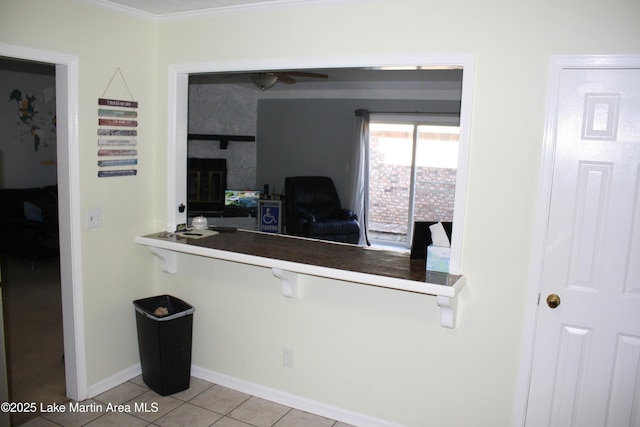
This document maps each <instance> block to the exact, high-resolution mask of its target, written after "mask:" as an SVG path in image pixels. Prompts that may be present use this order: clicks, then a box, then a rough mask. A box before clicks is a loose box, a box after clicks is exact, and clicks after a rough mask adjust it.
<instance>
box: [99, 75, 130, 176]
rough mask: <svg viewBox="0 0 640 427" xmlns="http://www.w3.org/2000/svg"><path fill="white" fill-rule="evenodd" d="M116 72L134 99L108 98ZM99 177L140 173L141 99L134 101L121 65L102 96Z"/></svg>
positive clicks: (100, 102) (100, 101) (100, 104)
mask: <svg viewBox="0 0 640 427" xmlns="http://www.w3.org/2000/svg"><path fill="white" fill-rule="evenodd" d="M116 74H119V75H120V77H121V78H122V81H123V82H124V85H125V87H126V88H127V91H128V92H129V96H131V98H132V100H123V99H108V98H105V97H104V96H105V94H106V92H107V90H108V89H109V87H110V86H111V83H112V82H113V79H114V78H115V76H116ZM98 105H99V106H100V107H104V108H98V168H99V169H98V177H100V178H104V177H115V176H132V175H136V174H137V173H138V171H137V169H136V168H135V167H136V166H137V164H138V159H137V156H138V150H137V145H138V140H137V136H138V130H137V127H138V120H137V118H138V102H137V101H133V96H132V95H131V91H130V90H129V86H128V85H127V82H126V80H125V79H124V76H123V75H122V71H120V68H118V69H117V70H116V71H115V73H114V74H113V76H112V77H111V81H109V84H108V85H107V88H106V89H105V93H104V94H103V95H102V98H98Z"/></svg>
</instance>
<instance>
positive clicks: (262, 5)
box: [76, 0, 386, 23]
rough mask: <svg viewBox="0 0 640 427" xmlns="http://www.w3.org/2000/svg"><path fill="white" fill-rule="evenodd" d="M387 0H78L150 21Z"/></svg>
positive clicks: (78, 0) (77, 0)
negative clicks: (126, 1) (162, 9)
mask: <svg viewBox="0 0 640 427" xmlns="http://www.w3.org/2000/svg"><path fill="white" fill-rule="evenodd" d="M380 1H386V0H271V1H263V2H252V1H251V0H247V2H246V3H244V4H238V5H229V6H219V7H213V8H208V9H198V10H192V11H185V12H171V13H162V14H156V13H151V12H148V11H145V10H141V9H136V8H133V7H129V6H125V5H122V4H119V3H116V2H113V1H110V0H76V2H78V3H83V4H86V5H89V6H95V7H100V8H103V9H108V10H111V11H113V12H116V13H121V14H124V15H128V16H131V17H134V18H138V19H143V20H146V21H150V22H155V23H161V22H172V21H184V20H189V19H196V18H204V17H208V16H215V15H224V14H229V13H243V12H253V11H257V10H267V9H286V8H295V7H308V6H317V5H326V4H334V3H340V4H345V3H372V2H380Z"/></svg>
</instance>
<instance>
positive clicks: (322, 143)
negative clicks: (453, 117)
mask: <svg viewBox="0 0 640 427" xmlns="http://www.w3.org/2000/svg"><path fill="white" fill-rule="evenodd" d="M359 108H363V109H367V110H369V111H371V112H377V113H379V112H445V113H446V112H451V113H457V114H459V112H460V103H459V102H458V101H414V100H410V101H404V100H362V99H263V100H259V101H258V124H257V157H258V164H257V171H256V186H257V187H258V189H262V187H263V185H264V184H269V186H270V188H271V191H274V189H275V192H276V193H283V192H284V179H285V177H287V176H296V175H324V176H329V177H331V178H332V179H333V181H334V183H335V185H336V188H337V190H338V194H339V195H340V197H341V199H343V200H344V195H345V188H346V181H347V176H348V168H349V166H350V157H351V150H352V139H353V125H354V120H355V114H354V112H355V110H357V109H359Z"/></svg>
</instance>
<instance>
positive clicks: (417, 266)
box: [181, 230, 460, 286]
mask: <svg viewBox="0 0 640 427" xmlns="http://www.w3.org/2000/svg"><path fill="white" fill-rule="evenodd" d="M181 240H182V239H181ZM182 243H186V244H188V245H193V246H200V247H204V248H209V249H217V250H223V251H228V252H236V253H241V254H245V255H253V256H258V257H263V258H270V259H276V260H281V261H288V262H294V263H299V264H307V265H313V266H317V267H326V268H332V269H337V270H344V271H351V272H357V273H365V274H372V275H377V276H385V277H393V278H397V279H403V280H411V281H416V282H423V283H424V282H429V283H433V284H438V285H442V286H451V285H452V284H453V283H455V282H456V281H457V280H458V279H459V278H460V276H457V275H451V274H447V273H440V272H436V271H426V270H425V267H424V261H422V260H412V259H410V258H409V254H406V253H400V252H392V251H386V250H379V249H371V248H363V247H360V246H356V245H349V244H340V243H333V242H325V241H319V240H312V239H304V238H297V237H293V236H286V235H281V234H270V233H257V232H251V231H243V230H238V231H236V232H223V233H220V234H217V235H215V236H210V237H205V238H201V239H188V238H187V239H184V242H182Z"/></svg>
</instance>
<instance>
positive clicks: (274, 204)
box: [260, 200, 281, 233]
mask: <svg viewBox="0 0 640 427" xmlns="http://www.w3.org/2000/svg"><path fill="white" fill-rule="evenodd" d="M280 210H281V205H280V202H279V201H271V200H268V201H267V200H265V201H261V202H260V231H263V232H265V233H280V222H281V215H280Z"/></svg>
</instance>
